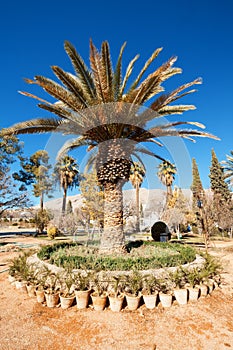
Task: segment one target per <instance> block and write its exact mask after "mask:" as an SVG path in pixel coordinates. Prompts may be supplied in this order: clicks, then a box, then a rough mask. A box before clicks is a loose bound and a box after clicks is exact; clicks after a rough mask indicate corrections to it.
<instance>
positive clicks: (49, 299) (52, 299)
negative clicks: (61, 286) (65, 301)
mask: <svg viewBox="0 0 233 350" xmlns="http://www.w3.org/2000/svg"><path fill="white" fill-rule="evenodd" d="M45 300H46V304H47V306H48V307H56V306H57V305H58V303H59V293H54V294H48V293H45Z"/></svg>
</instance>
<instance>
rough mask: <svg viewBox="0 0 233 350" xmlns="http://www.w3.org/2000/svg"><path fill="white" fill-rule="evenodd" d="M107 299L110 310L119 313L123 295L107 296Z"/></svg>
mask: <svg viewBox="0 0 233 350" xmlns="http://www.w3.org/2000/svg"><path fill="white" fill-rule="evenodd" d="M108 299H109V304H110V309H111V310H112V311H113V312H120V311H121V309H122V305H123V301H124V295H123V294H121V295H118V296H117V297H114V296H109V297H108Z"/></svg>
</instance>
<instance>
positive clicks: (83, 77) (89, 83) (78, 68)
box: [64, 41, 96, 100]
mask: <svg viewBox="0 0 233 350" xmlns="http://www.w3.org/2000/svg"><path fill="white" fill-rule="evenodd" d="M64 48H65V51H66V53H67V54H68V56H69V57H70V60H71V62H72V65H73V67H74V70H75V72H76V74H77V76H78V77H79V79H80V81H81V82H82V85H83V88H84V89H85V91H86V93H87V94H88V95H89V96H90V97H91V98H93V99H94V100H95V99H96V91H95V84H94V81H93V78H92V75H91V73H90V72H89V70H88V68H87V66H86V65H85V63H84V61H83V59H82V57H81V56H80V55H79V54H78V53H77V51H76V49H75V48H74V46H73V45H72V44H71V43H70V42H69V41H65V44H64Z"/></svg>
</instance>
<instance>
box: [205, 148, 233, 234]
mask: <svg viewBox="0 0 233 350" xmlns="http://www.w3.org/2000/svg"><path fill="white" fill-rule="evenodd" d="M209 177H210V183H211V190H212V193H213V207H214V208H215V210H214V214H215V218H214V219H215V224H217V226H218V227H220V228H221V229H222V227H221V225H224V223H226V218H225V217H226V215H227V216H231V215H232V213H233V203H232V195H231V192H230V190H229V188H228V186H227V183H226V182H225V176H224V170H223V167H222V166H221V164H220V163H219V161H218V159H217V156H216V154H215V152H214V150H213V149H212V159H211V167H210V174H209ZM227 213H228V214H227ZM224 226H225V225H224Z"/></svg>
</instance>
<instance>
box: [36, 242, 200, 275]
mask: <svg viewBox="0 0 233 350" xmlns="http://www.w3.org/2000/svg"><path fill="white" fill-rule="evenodd" d="M126 248H127V247H126ZM129 251H130V253H129V254H124V255H107V256H106V255H101V254H98V248H96V247H85V246H82V245H78V244H77V243H59V244H55V245H52V246H51V245H50V246H44V247H43V248H42V249H41V251H40V252H39V253H38V257H39V258H40V259H42V260H48V262H49V263H51V264H54V265H57V266H59V267H68V266H69V267H70V268H73V269H82V268H84V269H87V270H103V271H107V270H108V271H116V270H121V271H129V270H132V269H137V270H148V269H156V268H161V267H172V266H177V265H182V264H186V263H189V262H191V261H193V260H194V259H195V256H196V251H195V249H194V248H191V247H190V246H184V245H180V244H171V243H156V242H152V243H148V242H145V243H143V244H142V245H141V246H140V247H132V246H131V247H130V249H129Z"/></svg>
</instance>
